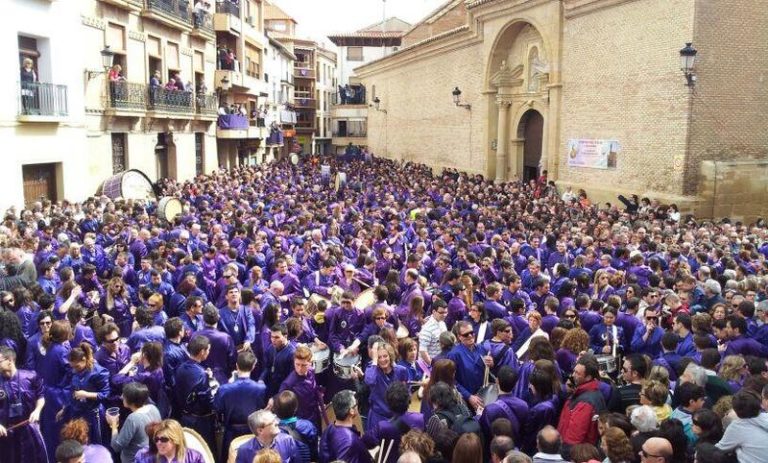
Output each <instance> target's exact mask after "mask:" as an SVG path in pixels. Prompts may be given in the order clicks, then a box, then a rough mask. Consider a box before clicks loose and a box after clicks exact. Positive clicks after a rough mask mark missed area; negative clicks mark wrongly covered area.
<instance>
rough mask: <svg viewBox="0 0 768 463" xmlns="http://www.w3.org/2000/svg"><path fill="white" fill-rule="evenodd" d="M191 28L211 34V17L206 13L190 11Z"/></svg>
mask: <svg viewBox="0 0 768 463" xmlns="http://www.w3.org/2000/svg"><path fill="white" fill-rule="evenodd" d="M192 26H193V27H194V28H195V29H196V30H198V31H203V32H209V33H211V34H213V16H212V15H210V14H209V13H208V12H206V11H197V10H194V11H192Z"/></svg>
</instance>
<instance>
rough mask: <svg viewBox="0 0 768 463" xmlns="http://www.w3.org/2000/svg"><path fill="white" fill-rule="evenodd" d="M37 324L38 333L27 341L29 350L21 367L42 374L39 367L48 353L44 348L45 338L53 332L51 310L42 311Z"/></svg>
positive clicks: (39, 313)
mask: <svg viewBox="0 0 768 463" xmlns="http://www.w3.org/2000/svg"><path fill="white" fill-rule="evenodd" d="M36 322H37V323H36V325H37V327H38V331H37V332H36V333H35V334H34V335H32V337H30V338H28V340H27V349H26V352H25V358H24V362H23V364H22V365H21V367H22V368H23V369H25V370H33V371H36V372H37V373H38V374H40V372H39V371H38V365H40V363H41V360H42V358H43V357H44V356H45V352H46V350H45V347H44V346H43V338H44V336H45V335H46V334H48V332H49V331H50V330H51V324H52V323H53V314H52V313H51V311H50V310H43V311H40V312H38V314H37V319H36Z"/></svg>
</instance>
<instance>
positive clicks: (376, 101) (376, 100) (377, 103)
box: [373, 97, 387, 114]
mask: <svg viewBox="0 0 768 463" xmlns="http://www.w3.org/2000/svg"><path fill="white" fill-rule="evenodd" d="M380 105H381V99H379V97H374V98H373V108H374V109H375V110H376V111H379V112H382V113H384V114H387V110H386V109H380V108H379V106H380Z"/></svg>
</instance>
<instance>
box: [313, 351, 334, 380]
mask: <svg viewBox="0 0 768 463" xmlns="http://www.w3.org/2000/svg"><path fill="white" fill-rule="evenodd" d="M310 349H311V350H312V366H313V367H314V369H315V374H319V373H322V372H324V371H325V370H327V369H328V366H330V364H331V350H330V349H328V348H327V347H326V348H325V349H322V350H321V349H318V348H316V347H315V346H312V347H310Z"/></svg>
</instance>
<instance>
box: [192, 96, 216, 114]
mask: <svg viewBox="0 0 768 463" xmlns="http://www.w3.org/2000/svg"><path fill="white" fill-rule="evenodd" d="M218 111H219V98H218V96H216V95H215V94H209V95H205V94H202V93H200V94H198V95H197V96H196V97H195V113H197V115H198V119H206V120H215V119H216V117H217V116H218Z"/></svg>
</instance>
